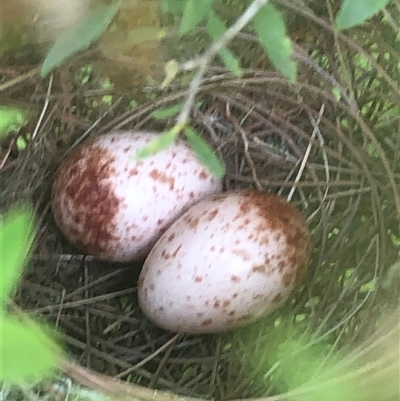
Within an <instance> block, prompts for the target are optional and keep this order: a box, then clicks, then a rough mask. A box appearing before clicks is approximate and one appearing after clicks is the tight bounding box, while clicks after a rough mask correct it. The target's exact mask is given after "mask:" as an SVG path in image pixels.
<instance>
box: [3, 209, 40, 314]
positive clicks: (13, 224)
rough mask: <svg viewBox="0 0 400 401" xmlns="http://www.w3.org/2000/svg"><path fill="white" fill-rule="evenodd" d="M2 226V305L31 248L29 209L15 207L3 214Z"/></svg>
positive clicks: (9, 293)
mask: <svg viewBox="0 0 400 401" xmlns="http://www.w3.org/2000/svg"><path fill="white" fill-rule="evenodd" d="M0 223H1V228H0V261H1V266H0V267H1V276H0V302H1V305H0V307H2V306H3V305H4V304H5V303H6V302H7V300H8V298H9V297H11V296H12V291H13V290H14V287H15V286H16V285H17V284H18V281H19V278H20V276H21V272H22V269H23V267H24V262H25V259H26V257H27V255H28V252H29V250H30V246H31V242H32V238H33V234H32V232H33V230H32V213H31V211H30V210H29V209H26V208H25V209H15V210H12V211H11V212H9V213H8V214H7V215H6V216H1V222H0Z"/></svg>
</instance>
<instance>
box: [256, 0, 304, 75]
mask: <svg viewBox="0 0 400 401" xmlns="http://www.w3.org/2000/svg"><path fill="white" fill-rule="evenodd" d="M253 26H254V29H255V30H256V32H257V35H258V38H259V40H260V43H261V45H262V46H263V47H264V49H265V51H266V52H267V55H268V57H269V58H270V59H271V61H272V63H273V64H274V66H275V68H276V69H277V70H278V71H280V72H281V73H282V74H283V75H284V76H285V77H287V78H288V79H289V80H290V81H291V82H295V81H296V75H297V64H296V62H295V61H294V60H293V59H292V54H293V43H292V41H291V40H290V38H289V37H288V36H287V34H286V27H285V21H284V20H283V17H282V14H281V13H280V12H279V11H278V10H277V9H276V8H275V7H274V6H273V5H272V4H266V5H265V6H264V7H263V8H262V9H261V10H260V11H259V12H258V13H257V15H256V16H255V17H254V20H253Z"/></svg>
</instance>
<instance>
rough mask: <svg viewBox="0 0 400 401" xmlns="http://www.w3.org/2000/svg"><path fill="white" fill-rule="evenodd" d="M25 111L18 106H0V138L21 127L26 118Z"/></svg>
mask: <svg viewBox="0 0 400 401" xmlns="http://www.w3.org/2000/svg"><path fill="white" fill-rule="evenodd" d="M27 116H28V113H27V111H25V110H23V109H21V108H19V107H11V106H0V138H3V137H5V136H7V135H8V134H10V133H11V131H13V130H18V129H19V128H21V127H22V126H23V125H24V124H25V123H26V120H27Z"/></svg>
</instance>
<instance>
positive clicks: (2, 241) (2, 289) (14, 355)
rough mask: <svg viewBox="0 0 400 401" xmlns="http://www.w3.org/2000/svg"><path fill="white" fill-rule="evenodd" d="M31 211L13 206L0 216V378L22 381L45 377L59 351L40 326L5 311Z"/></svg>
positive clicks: (27, 245)
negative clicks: (4, 214)
mask: <svg viewBox="0 0 400 401" xmlns="http://www.w3.org/2000/svg"><path fill="white" fill-rule="evenodd" d="M31 216H32V215H31V211H30V210H28V209H26V208H23V209H14V210H12V211H11V212H9V213H8V214H7V216H5V217H4V216H2V219H1V231H0V260H1V276H0V296H1V306H0V308H1V309H0V330H1V331H0V339H1V341H0V355H1V358H2V360H1V362H2V363H1V364H0V381H4V382H5V383H18V384H22V383H24V382H26V381H30V380H39V379H42V378H44V377H45V376H47V375H48V374H49V373H50V372H51V371H52V370H53V369H54V368H56V366H57V363H58V361H59V359H60V357H61V351H60V350H59V348H58V346H57V345H56V344H55V342H54V341H53V340H52V339H51V337H50V336H49V335H48V334H46V330H45V329H44V328H43V326H41V325H38V324H37V323H35V322H34V321H33V320H31V319H29V318H28V317H27V316H23V317H22V318H19V317H17V316H14V315H11V314H9V313H8V312H7V310H6V306H7V301H8V300H9V299H10V298H11V297H12V296H13V292H14V290H15V287H16V285H17V284H18V281H19V279H20V276H21V274H22V271H23V266H24V262H25V259H26V257H27V255H28V252H29V249H30V246H31V242H32V236H33V234H32V227H33V224H32V223H33V222H32V217H31Z"/></svg>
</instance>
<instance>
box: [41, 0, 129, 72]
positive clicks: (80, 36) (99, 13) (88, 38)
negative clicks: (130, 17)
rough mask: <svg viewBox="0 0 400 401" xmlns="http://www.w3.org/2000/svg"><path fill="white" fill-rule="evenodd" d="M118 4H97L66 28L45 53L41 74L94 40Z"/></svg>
mask: <svg viewBox="0 0 400 401" xmlns="http://www.w3.org/2000/svg"><path fill="white" fill-rule="evenodd" d="M120 4H121V0H118V1H116V2H114V3H111V4H107V5H101V6H98V7H97V8H95V9H94V10H92V11H91V12H90V13H89V14H88V15H87V16H86V18H84V19H83V20H82V21H80V22H79V23H78V24H76V25H74V26H72V27H70V28H68V29H67V30H66V31H65V32H64V33H63V34H62V35H61V36H60V37H59V38H58V40H57V41H56V43H54V45H53V47H52V48H51V49H50V51H49V53H48V54H47V57H46V59H45V60H44V62H43V65H42V69H41V71H40V74H41V76H42V77H44V76H46V75H47V74H48V73H49V72H50V71H52V70H53V69H54V68H56V67H58V66H59V65H60V64H62V63H63V62H64V61H65V60H66V59H67V58H69V57H71V56H72V55H74V54H75V53H77V52H79V51H80V50H83V49H85V48H86V47H88V46H89V45H90V44H91V43H92V42H94V41H95V40H96V39H97V38H98V37H99V36H100V35H101V34H102V33H103V32H104V31H105V30H106V29H107V27H108V25H109V24H110V22H111V21H112V19H113V18H114V16H115V14H116V13H117V11H118V9H119V6H120Z"/></svg>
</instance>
